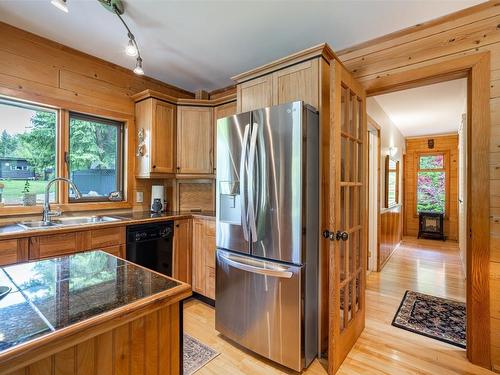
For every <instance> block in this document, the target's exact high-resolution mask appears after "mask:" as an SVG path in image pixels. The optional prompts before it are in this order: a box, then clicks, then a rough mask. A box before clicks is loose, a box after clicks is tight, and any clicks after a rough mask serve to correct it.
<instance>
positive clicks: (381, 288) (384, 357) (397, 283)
mask: <svg viewBox="0 0 500 375" xmlns="http://www.w3.org/2000/svg"><path fill="white" fill-rule="evenodd" d="M406 290H413V291H417V292H421V293H427V294H431V295H436V296H440V297H444V298H451V299H455V300H458V301H465V279H464V274H463V271H462V265H461V263H460V257H459V253H458V245H457V243H456V242H450V241H446V242H442V241H432V240H417V239H413V238H405V239H404V241H403V242H402V244H401V245H400V246H399V248H398V249H397V250H396V251H395V253H394V255H393V256H392V257H391V258H390V259H389V261H388V262H387V264H386V266H385V267H384V269H383V270H382V272H380V273H378V272H371V273H370V274H369V275H368V276H367V290H366V303H367V306H366V328H365V330H364V331H363V333H362V334H361V336H360V338H359V339H358V341H357V342H356V345H355V346H354V348H353V349H352V350H351V352H350V353H349V355H348V357H347V359H346V360H345V361H344V363H343V364H342V366H341V367H340V369H339V372H338V374H349V375H352V374H397V375H400V374H440V375H441V374H443V375H447V374H450V375H451V374H493V373H492V372H491V371H488V370H485V369H483V368H480V367H478V366H475V365H473V364H471V363H470V362H468V361H467V358H466V355H465V350H463V349H460V348H457V347H455V346H452V345H449V344H446V343H443V342H441V341H437V340H433V339H430V338H428V337H425V336H421V335H417V334H415V333H411V332H408V331H405V330H403V329H400V328H397V327H393V326H392V325H391V322H392V319H393V318H394V314H395V313H396V311H397V309H398V307H399V304H400V303H401V300H402V298H403V295H404V293H405V291H406ZM184 306H185V308H184V329H185V331H186V332H187V333H188V334H190V335H192V336H193V337H196V338H197V339H199V340H200V341H202V342H203V343H205V344H207V345H208V346H210V347H212V348H213V349H215V350H217V351H218V352H220V353H221V354H220V355H219V356H218V357H216V358H215V359H214V360H212V361H211V362H209V363H208V364H207V365H206V366H205V367H203V368H202V369H200V370H199V371H198V372H197V375H215V374H217V375H225V374H228V375H247V374H252V375H253V374H256V375H261V374H262V375H268V374H293V372H290V371H287V369H285V368H283V367H281V366H278V365H276V364H274V363H272V362H270V361H268V360H265V359H264V358H262V357H260V356H258V355H255V354H253V353H251V352H249V351H247V350H245V349H244V348H241V347H239V346H237V345H234V344H233V343H232V342H231V341H229V340H226V339H224V338H223V337H221V336H220V335H218V334H217V332H216V331H215V329H214V325H215V314H214V310H213V308H212V307H210V306H208V305H205V304H203V303H202V302H199V301H197V300H190V301H188V302H187V303H185V305H184ZM325 368H326V363H325V362H324V361H323V360H322V361H319V360H315V361H314V362H313V364H312V365H311V366H310V367H309V368H308V369H307V370H306V371H304V374H306V375H325V374H326V373H327V372H326V370H325Z"/></svg>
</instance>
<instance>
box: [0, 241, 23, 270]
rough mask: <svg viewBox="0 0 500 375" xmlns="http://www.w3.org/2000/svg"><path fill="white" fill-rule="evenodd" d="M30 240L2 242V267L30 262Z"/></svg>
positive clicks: (0, 247)
mask: <svg viewBox="0 0 500 375" xmlns="http://www.w3.org/2000/svg"><path fill="white" fill-rule="evenodd" d="M28 243H29V239H28V238H19V239H13V240H2V241H0V266H6V265H9V264H14V263H19V262H24V261H27V260H28Z"/></svg>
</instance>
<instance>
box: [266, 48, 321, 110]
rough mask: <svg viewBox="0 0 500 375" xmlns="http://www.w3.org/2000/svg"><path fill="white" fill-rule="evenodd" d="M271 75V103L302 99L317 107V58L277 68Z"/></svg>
mask: <svg viewBox="0 0 500 375" xmlns="http://www.w3.org/2000/svg"><path fill="white" fill-rule="evenodd" d="M272 76H273V105H278V104H283V103H288V102H293V101H296V100H303V101H304V102H305V103H307V104H310V105H312V106H313V107H314V108H318V104H319V58H316V59H313V60H308V61H305V62H303V63H300V64H297V65H294V66H291V67H289V68H285V69H281V70H278V71H277V72H275V73H273V74H272Z"/></svg>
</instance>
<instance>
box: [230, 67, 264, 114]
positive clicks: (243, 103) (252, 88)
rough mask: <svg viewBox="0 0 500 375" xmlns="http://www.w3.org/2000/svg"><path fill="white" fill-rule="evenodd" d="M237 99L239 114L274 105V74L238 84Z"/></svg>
mask: <svg viewBox="0 0 500 375" xmlns="http://www.w3.org/2000/svg"><path fill="white" fill-rule="evenodd" d="M236 97H237V109H238V113H241V112H247V111H252V110H254V109H259V108H263V107H269V106H271V105H273V76H272V74H268V75H265V76H263V77H259V78H255V79H252V80H250V81H248V82H243V83H240V84H238V85H237V86H236Z"/></svg>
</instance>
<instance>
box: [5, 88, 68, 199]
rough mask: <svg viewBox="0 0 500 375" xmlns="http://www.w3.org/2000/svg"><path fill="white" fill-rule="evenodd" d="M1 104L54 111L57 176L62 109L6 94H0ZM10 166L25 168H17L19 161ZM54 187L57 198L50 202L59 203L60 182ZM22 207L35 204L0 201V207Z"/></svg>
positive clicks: (55, 166)
mask: <svg viewBox="0 0 500 375" xmlns="http://www.w3.org/2000/svg"><path fill="white" fill-rule="evenodd" d="M0 104H4V105H10V106H13V107H18V108H23V109H27V110H32V111H38V110H39V111H45V112H52V113H54V115H55V116H56V121H55V126H56V129H55V132H56V140H55V150H54V152H55V163H54V169H55V170H56V173H55V176H57V166H58V162H59V158H60V147H59V138H60V133H61V128H60V123H61V112H60V110H59V109H57V108H54V107H51V106H48V105H43V104H39V103H31V102H26V101H23V100H19V99H17V98H9V97H5V96H0ZM9 167H10V170H11V171H13V170H24V169H17V168H18V167H17V163H16V165H15V166H14V165H9ZM13 167H15V169H13ZM27 170H28V168H27ZM0 181H1V180H0ZM53 188H54V192H55V198H54V201H52V202H50V204H54V205H57V204H59V202H60V200H59V186H58V184H55V185H54V186H53ZM42 205H43V204H42V203H37V204H36V205H35V206H34V207H39V206H42ZM20 207H23V208H24V209H29V207H33V206H24V205H23V204H21V203H18V204H8V203H1V202H0V208H7V209H16V208H20Z"/></svg>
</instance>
